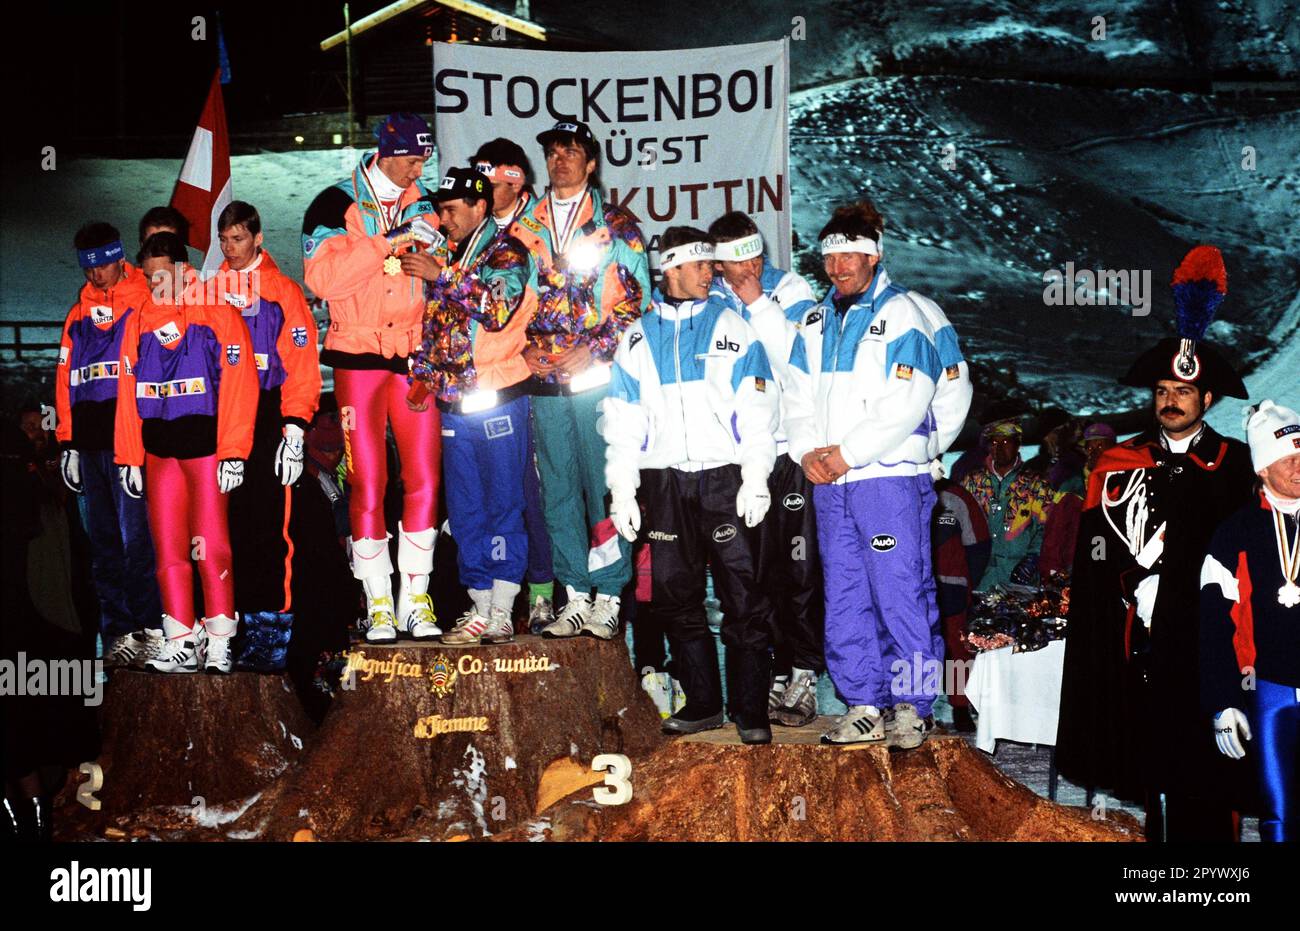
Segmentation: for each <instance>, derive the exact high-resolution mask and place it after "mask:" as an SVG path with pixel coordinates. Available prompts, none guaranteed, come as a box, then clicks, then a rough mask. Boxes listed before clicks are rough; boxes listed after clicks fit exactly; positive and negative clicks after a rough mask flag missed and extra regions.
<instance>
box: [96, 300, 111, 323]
mask: <svg viewBox="0 0 1300 931" xmlns="http://www.w3.org/2000/svg"><path fill="white" fill-rule="evenodd" d="M90 322H91V323H93V324H94V325H95V326H103V325H104V324H106V323H112V322H113V308H111V307H105V306H104V305H103V304H96V305H95V306H94V307H92V308H90Z"/></svg>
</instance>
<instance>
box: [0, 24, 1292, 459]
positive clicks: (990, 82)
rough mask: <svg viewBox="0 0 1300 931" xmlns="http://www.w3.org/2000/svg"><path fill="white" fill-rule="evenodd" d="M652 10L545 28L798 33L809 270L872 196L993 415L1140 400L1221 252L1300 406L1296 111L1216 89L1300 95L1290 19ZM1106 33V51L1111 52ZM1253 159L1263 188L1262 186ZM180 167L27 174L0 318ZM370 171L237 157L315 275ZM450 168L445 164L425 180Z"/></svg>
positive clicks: (5, 252)
mask: <svg viewBox="0 0 1300 931" xmlns="http://www.w3.org/2000/svg"><path fill="white" fill-rule="evenodd" d="M656 10H657V14H656V15H654V16H647V15H646V14H645V10H644V8H643V7H639V6H635V5H630V4H629V5H627V6H626V7H622V6H619V5H616V4H599V5H597V4H590V3H588V4H572V3H558V2H555V3H550V2H546V0H534V3H533V14H534V16H535V18H537V19H539V20H541V21H543V22H546V21H548V18H550V19H551V21H555V22H564V23H567V24H569V25H574V24H581V23H582V22H584V21H587V22H591V23H592V25H594V26H596V27H597V28H599V29H600V30H601V32H603V33H604V34H605V35H607V36H609V37H611V38H612V39H613V40H614V41H615V42H616V43H618V44H620V45H624V46H626V47H629V48H641V49H648V48H661V49H672V48H682V47H691V46H698V45H707V44H712V43H723V42H736V43H740V42H749V41H755V40H759V39H771V38H776V37H778V36H780V35H783V34H784V35H788V34H790V33H791V32H792V30H794V29H796V28H799V27H801V28H802V29H803V30H804V34H805V38H803V39H802V40H799V41H792V42H791V83H792V87H793V88H795V92H794V94H793V95H792V100H791V127H790V129H791V153H792V156H791V174H792V178H791V187H792V191H793V199H794V229H795V233H796V237H797V242H796V249H797V250H798V251H797V257H798V258H797V263H798V266H799V268H800V269H801V270H803V271H804V272H805V273H806V274H809V275H810V276H816V277H817V278H818V279H819V280H818V282H817V287H819V288H820V287H824V281H822V280H820V268H819V266H820V262H819V261H818V259H817V257H816V256H815V255H814V254H812V253H811V252H810V251H809V250H808V248H807V247H808V245H809V244H810V243H811V242H812V240H813V238H814V237H815V235H816V233H817V231H818V229H819V228H820V227H821V225H822V223H823V222H824V221H825V218H826V216H827V215H828V213H829V211H830V210H831V209H832V208H833V207H834V206H835V205H836V204H839V203H842V202H845V201H847V200H850V199H852V198H855V197H858V196H861V195H863V194H865V195H867V196H870V197H871V198H873V199H874V200H875V201H876V202H877V204H878V205H879V206H880V207H881V209H882V212H883V213H884V214H885V216H886V219H887V223H888V226H887V231H886V237H887V238H886V249H887V252H886V261H887V263H888V265H889V268H890V272H891V275H892V276H893V277H894V278H895V279H896V280H898V281H900V282H901V283H903V284H905V285H907V286H910V287H913V288H916V289H918V290H920V291H923V292H925V293H927V294H929V295H931V296H933V297H934V298H935V299H936V300H938V301H939V302H940V304H941V305H942V306H943V307H944V308H945V309H946V310H947V312H948V314H949V316H950V317H951V318H952V320H953V322H954V324H955V325H956V326H957V329H958V332H959V334H960V336H961V338H962V342H963V347H964V348H965V350H966V352H967V354H968V355H969V356H970V357H971V358H972V359H973V361H974V362H975V363H976V364H977V370H978V375H979V378H980V379H981V382H982V385H983V389H984V390H982V391H981V394H980V397H979V400H978V404H979V407H978V408H977V410H976V411H974V413H975V414H976V415H977V416H978V415H979V414H981V413H983V408H984V407H985V406H986V405H987V404H988V403H989V402H990V401H992V400H996V399H999V398H1010V399H1012V401H1014V402H1019V403H1021V404H1024V405H1028V406H1032V407H1038V406H1041V405H1043V404H1046V403H1056V404H1060V405H1062V406H1064V407H1067V408H1069V409H1072V410H1074V411H1076V412H1079V413H1116V412H1120V411H1124V410H1129V409H1132V408H1134V407H1135V406H1136V405H1138V404H1140V403H1141V395H1140V393H1135V392H1132V391H1130V390H1128V389H1124V388H1120V387H1118V386H1117V385H1115V378H1116V376H1117V375H1118V374H1120V373H1121V372H1122V371H1123V370H1124V368H1125V367H1126V366H1127V364H1128V363H1129V362H1130V361H1131V359H1132V358H1133V356H1134V355H1135V354H1136V353H1137V352H1138V351H1139V350H1140V349H1141V348H1144V347H1145V346H1146V345H1149V344H1150V343H1151V342H1152V341H1153V340H1155V339H1156V338H1158V337H1160V336H1162V335H1165V334H1167V333H1168V332H1170V330H1171V326H1172V319H1171V316H1172V302H1171V299H1170V295H1169V289H1168V286H1167V282H1168V280H1169V276H1170V274H1171V272H1172V270H1173V268H1174V266H1175V265H1176V264H1177V262H1178V260H1179V258H1181V256H1182V255H1183V254H1184V253H1185V252H1186V251H1187V249H1188V248H1190V247H1191V246H1192V245H1195V244H1197V243H1201V242H1210V243H1214V244H1216V245H1218V246H1220V247H1221V248H1222V249H1223V251H1224V255H1225V259H1226V261H1227V266H1228V274H1229V297H1228V300H1227V301H1226V302H1225V304H1224V305H1223V308H1222V310H1221V311H1220V320H1219V322H1217V323H1216V324H1215V325H1214V329H1213V330H1212V336H1213V337H1214V338H1215V339H1216V340H1218V341H1219V342H1220V343H1221V344H1223V345H1225V346H1226V347H1227V348H1228V351H1229V353H1230V354H1232V355H1234V356H1235V357H1236V358H1237V359H1239V360H1240V361H1241V362H1242V363H1243V364H1244V365H1245V366H1246V367H1248V368H1251V369H1257V370H1258V371H1257V374H1256V375H1255V377H1253V378H1251V379H1250V384H1251V388H1252V393H1253V394H1256V396H1257V397H1258V396H1259V394H1260V393H1262V392H1265V391H1267V392H1270V393H1272V394H1273V395H1274V396H1276V397H1279V398H1280V399H1288V400H1290V401H1292V403H1297V404H1300V387H1297V385H1300V377H1297V373H1300V357H1298V356H1297V348H1296V343H1297V341H1300V338H1298V337H1297V329H1298V327H1300V259H1298V258H1297V255H1298V254H1300V250H1297V246H1298V245H1300V221H1297V217H1300V98H1297V97H1295V96H1291V97H1285V96H1282V97H1275V98H1274V97H1267V96H1246V95H1233V94H1224V93H1219V94H1206V93H1200V92H1198V91H1199V90H1200V89H1204V88H1208V87H1209V86H1210V81H1211V80H1212V79H1213V80H1217V81H1224V80H1234V81H1279V80H1283V81H1285V80H1289V81H1292V82H1294V81H1296V80H1297V78H1300V12H1298V11H1297V4H1296V3H1284V2H1257V3H1245V2H1235V0H1234V2H1229V0H1223V2H1196V3H1187V2H1183V3H1167V2H1120V3H1116V4H1111V5H1109V6H1108V7H1107V8H1106V9H1100V8H1087V7H1081V6H1079V5H1072V4H1066V3H1059V2H1035V3H1027V2H988V0H984V2H957V3H943V4H919V5H918V4H909V3H906V2H901V0H885V2H880V3H873V4H871V5H858V4H837V3H833V2H823V0H819V2H800V3H797V4H789V3H781V4H778V3H768V4H752V3H741V2H729V3H727V2H724V3H715V4H709V5H704V4H699V3H696V2H677V0H670V2H667V3H661V4H658V5H657V7H656ZM1096 15H1103V16H1105V17H1106V39H1105V40H1093V39H1092V38H1091V32H1092V30H1093V28H1094V25H1093V17H1094V16H1096ZM795 17H801V20H800V21H794V18H795ZM1247 146H1249V147H1251V148H1252V149H1253V151H1254V157H1255V167H1254V170H1247V169H1245V168H1243V167H1242V160H1243V148H1244V147H1247ZM949 147H950V148H949ZM182 155H183V152H177V154H176V158H175V159H173V160H130V161H125V160H103V159H85V160H70V159H65V160H63V161H61V162H60V163H59V167H58V170H57V172H54V173H42V172H32V173H30V174H28V173H24V172H23V171H22V170H18V169H10V170H7V171H6V173H5V177H4V184H3V189H4V198H5V215H4V223H3V228H2V229H0V319H4V320H11V319H54V318H61V317H62V315H63V313H64V312H65V310H66V308H67V306H68V304H69V303H70V301H71V299H72V297H73V295H74V292H75V290H76V288H77V286H78V285H79V282H80V273H79V271H78V269H77V267H76V263H75V257H74V255H73V253H72V250H71V247H70V240H71V235H72V232H73V231H74V230H75V228H76V227H77V225H79V223H80V222H81V221H82V220H83V219H84V218H87V217H89V216H91V215H92V214H93V215H94V216H97V217H102V218H105V219H108V220H110V221H111V222H114V223H115V224H117V225H118V226H119V227H120V228H121V229H122V230H123V233H124V236H125V237H126V238H127V240H128V244H129V245H133V244H134V230H135V222H136V220H137V219H138V217H139V215H140V214H141V213H142V212H143V210H144V209H145V208H146V207H148V206H151V205H153V204H157V203H165V202H166V200H167V198H168V197H169V195H170V192H171V188H172V185H173V183H174V180H175V177H176V174H177V171H178V169H179V165H180V160H181V156H182ZM945 156H950V157H948V158H945ZM351 163H352V155H351V153H346V152H343V151H340V150H331V151H319V152H301V151H297V152H267V153H263V154H259V155H254V156H238V157H236V158H235V159H234V162H233V172H234V188H235V196H236V197H238V198H240V199H244V200H249V201H252V202H253V203H255V204H257V205H258V207H259V209H260V210H261V211H262V215H263V218H264V222H265V225H266V238H267V245H268V248H269V249H270V250H271V252H272V253H273V254H274V255H275V256H276V257H277V260H278V261H279V262H280V264H281V266H282V267H283V268H284V269H285V270H286V271H287V272H288V273H289V274H291V275H293V276H294V277H296V278H298V279H299V280H300V281H301V272H302V268H301V258H300V253H299V226H300V223H301V218H302V214H303V212H304V211H305V209H306V207H307V204H308V203H310V201H311V199H312V197H314V196H315V194H316V193H317V192H318V191H319V190H321V189H322V188H323V187H325V186H326V185H328V184H330V183H332V182H334V181H335V180H337V179H338V178H339V177H341V176H342V175H343V173H344V172H345V171H346V170H348V169H349V168H350V167H351ZM436 173H437V172H436V167H435V166H434V165H432V164H431V165H430V166H429V168H428V171H427V173H426V177H428V178H432V177H434V176H436ZM1067 261H1072V262H1074V263H1075V266H1076V267H1077V268H1079V269H1084V268H1088V269H1094V270H1095V269H1101V268H1107V269H1136V270H1149V271H1150V272H1151V278H1152V282H1153V292H1154V296H1153V297H1154V300H1153V305H1152V308H1151V313H1150V315H1149V316H1147V317H1133V316H1131V315H1130V312H1129V309H1128V308H1127V307H1105V306H1101V307H1049V306H1045V305H1044V303H1043V299H1042V294H1043V286H1044V285H1043V277H1042V276H1043V273H1044V272H1045V271H1047V270H1048V269H1052V268H1058V269H1059V268H1062V267H1063V266H1064V264H1065V263H1066V262H1067ZM5 338H8V336H7V335H6V337H5ZM1279 347H1282V348H1283V349H1284V350H1285V352H1284V353H1283V354H1280V355H1279V354H1278V349H1279ZM1216 414H1217V415H1218V419H1219V420H1220V421H1221V423H1220V424H1219V425H1220V426H1221V427H1227V428H1229V429H1230V430H1231V432H1232V433H1234V434H1236V433H1238V432H1239V430H1240V424H1239V418H1238V417H1237V416H1236V414H1235V402H1234V408H1233V412H1232V416H1229V412H1228V409H1227V408H1226V407H1225V408H1224V409H1223V410H1222V411H1216Z"/></svg>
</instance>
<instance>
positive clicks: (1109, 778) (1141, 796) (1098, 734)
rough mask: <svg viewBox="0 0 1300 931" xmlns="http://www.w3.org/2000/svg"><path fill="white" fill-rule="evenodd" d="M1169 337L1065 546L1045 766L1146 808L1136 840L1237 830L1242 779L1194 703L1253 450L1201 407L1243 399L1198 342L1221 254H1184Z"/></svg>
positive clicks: (1145, 362) (1148, 362)
mask: <svg viewBox="0 0 1300 931" xmlns="http://www.w3.org/2000/svg"><path fill="white" fill-rule="evenodd" d="M1173 287H1174V303H1175V306H1176V308H1177V320H1178V334H1179V335H1178V337H1169V338H1166V339H1162V340H1161V341H1160V342H1158V343H1157V344H1156V345H1155V346H1154V347H1152V348H1151V349H1149V350H1148V351H1147V352H1145V353H1144V354H1143V355H1141V356H1140V357H1139V358H1138V360H1137V361H1136V362H1135V363H1134V364H1133V366H1132V368H1130V369H1129V371H1128V373H1127V374H1126V375H1125V376H1124V377H1123V378H1122V379H1120V383H1121V384H1124V385H1130V386H1132V387H1135V388H1146V389H1149V390H1150V391H1151V392H1152V395H1151V397H1152V414H1153V415H1154V417H1155V420H1156V424H1155V425H1154V426H1153V428H1152V429H1149V430H1146V431H1144V432H1142V433H1140V434H1138V435H1137V436H1135V437H1133V438H1132V439H1130V440H1128V441H1126V442H1124V443H1120V444H1119V445H1118V446H1115V447H1112V448H1111V449H1108V450H1107V451H1106V452H1104V453H1103V454H1102V455H1101V456H1100V458H1099V459H1098V460H1097V463H1096V466H1095V468H1094V469H1093V471H1092V474H1091V476H1090V477H1089V485H1088V495H1087V500H1086V502H1085V505H1084V511H1083V515H1082V517H1081V519H1080V525H1079V537H1078V546H1077V548H1076V552H1075V559H1074V572H1073V586H1072V593H1073V594H1072V598H1071V604H1070V614H1069V626H1068V629H1067V640H1066V652H1065V668H1064V679H1063V682H1062V687H1061V713H1060V728H1059V731H1058V735H1057V764H1058V766H1059V768H1060V771H1061V773H1062V774H1063V775H1065V776H1066V777H1068V778H1069V779H1071V780H1073V781H1075V782H1077V783H1080V784H1081V785H1085V786H1089V787H1096V788H1102V789H1106V790H1108V791H1109V792H1110V793H1111V794H1113V795H1117V796H1120V797H1123V798H1131V799H1134V800H1138V801H1142V802H1144V803H1145V805H1146V835H1147V838H1148V840H1156V841H1159V840H1167V841H1180V840H1222V841H1230V840H1232V839H1233V838H1234V835H1235V832H1236V831H1235V823H1234V819H1233V809H1234V807H1236V806H1237V805H1238V804H1240V801H1239V800H1240V799H1241V797H1242V795H1241V790H1242V789H1244V780H1242V779H1241V778H1240V774H1239V773H1234V772H1233V771H1232V770H1231V769H1230V767H1228V766H1227V765H1226V764H1227V762H1228V761H1227V760H1226V759H1224V758H1223V757H1220V756H1219V755H1218V754H1217V753H1216V752H1215V747H1214V741H1213V739H1212V734H1211V732H1210V728H1209V724H1208V720H1207V718H1206V717H1205V716H1204V715H1203V714H1202V713H1201V707H1200V695H1199V690H1200V682H1199V668H1200V664H1199V662H1198V644H1199V631H1200V622H1199V618H1198V613H1199V611H1198V609H1199V602H1200V598H1199V587H1200V568H1201V563H1202V561H1203V559H1204V557H1205V553H1206V551H1207V548H1208V546H1209V543H1210V537H1211V535H1212V534H1213V533H1214V529H1215V527H1216V526H1218V524H1219V523H1220V522H1221V521H1222V520H1223V519H1224V518H1225V517H1227V516H1228V515H1229V514H1231V513H1232V512H1233V511H1235V510H1237V509H1238V508H1239V507H1241V506H1242V505H1243V504H1245V503H1247V502H1248V501H1249V500H1251V496H1252V483H1253V479H1254V472H1253V471H1252V469H1251V464H1250V452H1249V450H1248V449H1247V448H1246V445H1245V444H1244V443H1242V442H1240V441H1238V440H1231V439H1227V438H1225V437H1222V436H1220V435H1219V434H1218V433H1216V432H1215V431H1214V430H1213V429H1212V428H1211V427H1210V426H1209V425H1208V424H1206V423H1205V421H1204V417H1205V413H1206V411H1207V410H1208V409H1209V407H1210V406H1211V405H1212V404H1213V403H1214V402H1215V401H1217V400H1218V399H1219V398H1220V397H1222V396H1223V395H1229V396H1232V397H1238V398H1245V397H1246V387H1245V385H1244V384H1242V381H1241V378H1240V377H1239V376H1238V375H1237V373H1236V372H1235V371H1233V368H1232V366H1231V365H1230V364H1229V363H1228V362H1227V361H1226V360H1225V359H1224V357H1223V356H1222V355H1220V353H1219V352H1218V351H1217V350H1216V349H1215V348H1214V347H1213V346H1211V345H1210V344H1208V343H1206V342H1204V341H1203V340H1202V339H1201V337H1202V336H1203V335H1204V334H1205V331H1206V329H1207V328H1208V326H1209V324H1210V321H1211V320H1212V319H1213V316H1214V311H1215V309H1216V308H1217V307H1218V305H1219V303H1220V302H1222V300H1223V297H1224V295H1225V294H1226V293H1227V276H1226V273H1225V271H1224V267H1223V258H1222V256H1221V255H1220V254H1219V250H1218V249H1216V248H1214V247H1213V246H1198V247H1196V248H1195V249H1193V250H1192V251H1191V252H1190V253H1188V255H1187V256H1186V258H1184V259H1183V261H1182V263H1181V264H1180V265H1179V266H1178V269H1177V270H1176V271H1175V273H1174V279H1173Z"/></svg>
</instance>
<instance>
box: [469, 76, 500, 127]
mask: <svg viewBox="0 0 1300 931" xmlns="http://www.w3.org/2000/svg"><path fill="white" fill-rule="evenodd" d="M471 77H475V78H478V79H479V80H480V81H482V82H483V115H484V116H491V115H492V82H493V81H500V80H502V79H503V78H504V75H500V74H491V73H486V72H481V71H475V72H474V73H473V74H472V75H471Z"/></svg>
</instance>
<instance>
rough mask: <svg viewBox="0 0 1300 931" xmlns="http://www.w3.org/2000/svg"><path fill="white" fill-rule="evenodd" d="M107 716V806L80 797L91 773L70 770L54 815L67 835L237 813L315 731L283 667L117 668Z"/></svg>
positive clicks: (208, 820)
mask: <svg viewBox="0 0 1300 931" xmlns="http://www.w3.org/2000/svg"><path fill="white" fill-rule="evenodd" d="M99 719H100V730H101V735H102V736H101V740H102V750H101V753H100V757H99V759H97V760H95V761H93V762H94V763H95V764H96V765H98V767H99V769H100V771H101V773H102V785H101V786H100V788H99V789H98V790H96V791H95V792H94V796H95V798H97V799H98V800H99V803H100V807H99V809H98V810H92V809H91V808H89V807H87V806H86V805H84V804H81V803H79V802H78V801H77V794H78V790H79V789H81V788H82V787H83V786H84V787H85V788H87V789H88V788H89V786H88V785H87V783H89V782H90V779H89V778H88V777H87V776H86V775H83V774H78V773H74V774H72V777H71V779H70V784H69V786H68V787H67V789H66V790H65V791H64V793H63V794H62V795H61V797H60V798H59V800H58V802H57V803H56V804H57V805H58V806H59V808H60V809H61V811H60V812H59V818H58V819H56V825H60V834H61V835H63V836H68V837H69V838H70V837H72V836H80V837H84V836H86V835H87V834H93V835H97V836H103V835H104V833H105V832H106V831H107V832H108V836H121V835H122V834H123V831H127V832H129V831H131V830H137V831H139V830H143V829H142V828H141V827H140V826H141V825H142V824H144V825H148V826H149V827H150V828H152V829H153V830H154V831H169V830H181V831H184V830H186V829H187V828H193V827H199V826H208V827H213V826H217V825H222V824H226V823H228V822H233V821H234V820H235V818H236V817H238V815H239V814H242V812H243V811H244V809H246V808H247V807H248V805H249V804H251V802H252V800H254V799H255V797H256V796H257V795H258V794H259V793H261V792H262V791H264V790H265V789H266V788H267V787H268V786H269V785H271V784H272V783H273V782H274V781H275V780H276V779H277V778H279V777H280V776H281V775H283V774H284V772H285V771H286V770H288V769H289V768H290V767H291V766H292V765H293V764H294V763H295V762H296V761H297V760H298V759H299V758H300V757H301V756H302V754H303V749H304V747H305V745H306V744H307V742H309V741H310V740H311V737H312V734H313V732H314V731H315V727H314V726H313V724H312V723H311V721H310V720H309V719H308V718H307V716H306V714H305V713H304V712H303V710H302V705H301V703H300V702H299V700H298V696H297V695H296V694H295V693H294V691H293V688H292V687H291V686H290V684H289V682H288V680H287V679H286V678H285V677H284V676H279V675H262V674H258V673H252V672H236V673H233V674H232V675H228V676H215V675H205V674H202V673H199V674H194V675H160V674H155V673H147V672H136V671H134V670H125V669H124V670H118V671H115V672H113V673H112V674H111V678H110V679H109V682H108V684H107V686H106V688H105V693H104V704H103V705H102V707H101V708H100V709H99ZM87 762H91V761H87ZM115 826H117V827H115ZM137 836H138V835H137Z"/></svg>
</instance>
